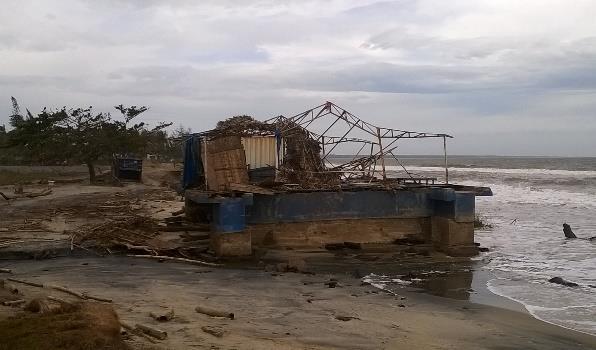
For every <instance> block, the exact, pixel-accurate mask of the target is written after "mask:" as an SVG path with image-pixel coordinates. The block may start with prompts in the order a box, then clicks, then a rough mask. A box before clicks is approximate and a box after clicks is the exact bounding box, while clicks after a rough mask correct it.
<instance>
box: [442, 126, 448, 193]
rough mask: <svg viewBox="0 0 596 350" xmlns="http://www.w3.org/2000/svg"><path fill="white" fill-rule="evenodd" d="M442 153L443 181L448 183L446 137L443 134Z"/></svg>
mask: <svg viewBox="0 0 596 350" xmlns="http://www.w3.org/2000/svg"><path fill="white" fill-rule="evenodd" d="M443 155H444V157H445V183H446V184H448V183H449V168H448V167H447V137H445V136H443Z"/></svg>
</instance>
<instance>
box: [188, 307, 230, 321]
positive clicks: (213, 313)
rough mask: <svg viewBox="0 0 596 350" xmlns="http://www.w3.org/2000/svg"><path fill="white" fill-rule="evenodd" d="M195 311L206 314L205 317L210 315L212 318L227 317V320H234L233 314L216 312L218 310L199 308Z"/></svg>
mask: <svg viewBox="0 0 596 350" xmlns="http://www.w3.org/2000/svg"><path fill="white" fill-rule="evenodd" d="M195 311H196V312H198V313H200V314H204V315H208V316H212V317H225V318H229V319H230V320H233V319H234V313H233V312H227V311H221V310H216V309H212V308H209V307H204V306H197V307H195Z"/></svg>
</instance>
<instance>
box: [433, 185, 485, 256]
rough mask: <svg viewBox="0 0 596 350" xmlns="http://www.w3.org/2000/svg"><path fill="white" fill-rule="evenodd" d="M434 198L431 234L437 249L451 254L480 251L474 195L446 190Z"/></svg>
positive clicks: (474, 253)
mask: <svg viewBox="0 0 596 350" xmlns="http://www.w3.org/2000/svg"><path fill="white" fill-rule="evenodd" d="M433 200H434V202H435V204H434V215H433V217H432V219H431V222H432V223H431V226H432V228H431V231H432V235H431V236H432V242H433V246H434V247H435V249H437V250H439V251H442V252H444V253H446V254H448V255H451V256H473V255H476V254H478V247H476V245H475V244H474V214H475V196H474V194H473V193H471V192H456V191H453V190H451V189H446V190H443V191H441V192H437V193H435V194H433Z"/></svg>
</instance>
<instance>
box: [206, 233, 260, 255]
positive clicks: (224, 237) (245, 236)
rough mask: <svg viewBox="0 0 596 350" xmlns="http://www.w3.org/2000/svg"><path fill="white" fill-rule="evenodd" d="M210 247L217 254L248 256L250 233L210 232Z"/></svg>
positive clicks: (250, 246)
mask: <svg viewBox="0 0 596 350" xmlns="http://www.w3.org/2000/svg"><path fill="white" fill-rule="evenodd" d="M211 248H212V249H213V250H214V251H215V254H217V256H248V255H251V254H252V240H251V234H250V232H247V231H242V232H212V233H211Z"/></svg>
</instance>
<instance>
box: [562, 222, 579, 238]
mask: <svg viewBox="0 0 596 350" xmlns="http://www.w3.org/2000/svg"><path fill="white" fill-rule="evenodd" d="M563 234H564V235H565V238H577V236H576V235H575V233H573V230H571V226H569V225H568V224H566V223H565V224H563Z"/></svg>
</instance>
